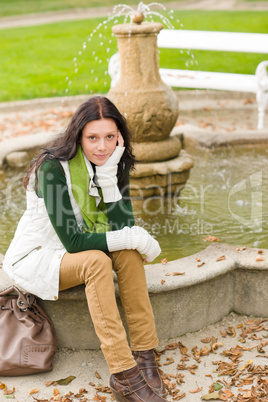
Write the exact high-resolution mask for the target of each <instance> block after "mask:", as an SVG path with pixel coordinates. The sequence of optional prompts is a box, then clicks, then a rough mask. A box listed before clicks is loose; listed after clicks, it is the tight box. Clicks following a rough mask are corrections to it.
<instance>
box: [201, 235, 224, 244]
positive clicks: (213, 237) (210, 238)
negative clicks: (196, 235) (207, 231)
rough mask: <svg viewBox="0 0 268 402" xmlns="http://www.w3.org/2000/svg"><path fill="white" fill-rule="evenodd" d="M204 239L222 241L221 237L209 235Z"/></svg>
mask: <svg viewBox="0 0 268 402" xmlns="http://www.w3.org/2000/svg"><path fill="white" fill-rule="evenodd" d="M203 241H211V242H212V241H221V239H220V238H219V237H216V236H211V235H208V236H206V237H205V238H204V239H203Z"/></svg>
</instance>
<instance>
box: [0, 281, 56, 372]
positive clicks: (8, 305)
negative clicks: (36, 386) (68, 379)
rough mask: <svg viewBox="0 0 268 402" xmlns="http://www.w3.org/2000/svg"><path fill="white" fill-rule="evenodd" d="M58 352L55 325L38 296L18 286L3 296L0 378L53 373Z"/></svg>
mask: <svg viewBox="0 0 268 402" xmlns="http://www.w3.org/2000/svg"><path fill="white" fill-rule="evenodd" d="M14 292H15V294H14ZM56 350H57V341H56V334H55V330H54V327H53V324H52V322H51V320H50V318H49V317H48V316H47V314H46V313H45V312H44V311H43V310H42V309H41V307H40V306H38V304H37V302H36V299H35V296H34V295H32V294H24V293H22V292H21V291H20V290H19V289H18V288H16V287H15V286H11V287H10V288H8V289H6V290H4V291H2V292H0V376H19V375H28V374H36V373H43V372H46V371H50V370H52V361H53V357H54V354H55V352H56Z"/></svg>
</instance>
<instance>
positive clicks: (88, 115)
mask: <svg viewBox="0 0 268 402" xmlns="http://www.w3.org/2000/svg"><path fill="white" fill-rule="evenodd" d="M103 118H107V119H113V121H114V122H115V124H116V125H117V128H118V130H119V131H120V133H121V134H122V136H123V138H124V147H125V151H124V153H123V156H122V158H121V160H120V162H119V165H118V174H117V175H118V184H119V186H120V188H123V187H124V186H125V185H126V184H127V175H128V173H127V172H128V171H130V170H133V169H134V164H135V157H134V155H133V153H132V146H131V142H130V141H131V133H130V131H129V129H128V125H127V121H126V119H125V117H124V116H123V115H122V114H121V113H120V112H119V110H118V109H117V107H116V106H115V105H114V104H113V103H112V102H111V101H110V100H109V99H108V98H106V97H105V96H93V97H91V98H89V99H88V100H87V101H85V102H84V103H82V104H81V105H80V106H79V107H78V108H77V110H76V111H75V113H74V114H73V116H72V118H71V121H70V123H69V124H68V126H67V128H66V130H65V131H64V132H63V133H61V134H59V136H57V138H56V139H55V140H54V141H53V142H51V143H50V145H49V146H48V147H46V148H42V150H41V152H40V154H38V155H37V156H36V157H35V158H34V159H33V160H32V162H31V164H30V166H29V168H28V170H27V172H26V175H25V177H24V180H23V184H24V187H25V189H26V188H27V186H28V183H29V179H30V175H31V174H32V172H35V175H36V180H37V171H38V169H39V168H40V166H41V164H42V163H43V162H44V161H46V160H52V159H57V160H59V161H66V160H70V159H72V158H73V157H74V156H75V155H76V153H77V147H78V144H79V143H80V141H81V138H82V130H83V128H84V127H85V125H86V124H87V123H89V122H90V121H93V120H100V119H103Z"/></svg>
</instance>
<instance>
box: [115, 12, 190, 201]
mask: <svg viewBox="0 0 268 402" xmlns="http://www.w3.org/2000/svg"><path fill="white" fill-rule="evenodd" d="M134 21H135V19H134V20H132V22H131V23H128V24H121V25H115V26H114V27H113V29H112V30H113V33H114V34H115V35H116V37H117V41H118V50H119V55H120V77H119V80H118V81H117V83H116V85H115V86H114V87H113V88H111V89H110V90H109V92H108V94H107V96H108V98H109V99H110V100H111V101H112V102H113V103H114V104H115V105H116V106H117V108H118V109H119V111H120V112H121V113H122V114H123V115H124V116H125V117H126V119H127V121H128V125H129V128H130V130H131V132H132V136H133V137H132V140H133V148H134V155H135V156H136V160H137V161H138V163H137V166H136V170H135V172H134V173H133V174H132V175H131V193H132V195H134V196H135V195H137V196H139V197H140V196H141V193H142V197H148V196H150V195H155V194H159V193H161V194H165V193H166V192H167V189H166V187H167V186H168V182H169V183H171V185H172V187H173V189H174V185H175V184H176V183H173V181H174V180H170V179H169V180H167V176H168V175H169V173H170V174H171V176H172V174H173V173H176V174H175V176H178V175H177V173H178V171H181V163H179V165H180V166H177V168H176V167H175V165H176V163H175V164H174V162H175V161H174V158H178V155H179V154H180V150H181V141H180V139H179V138H178V137H176V136H170V133H171V130H172V129H173V127H174V125H175V123H176V121H177V118H178V114H179V107H178V100H177V96H176V95H175V93H174V92H173V91H172V89H171V88H170V87H169V86H168V85H166V84H165V83H164V82H163V81H162V79H161V77H160V74H159V62H158V49H157V35H158V33H159V32H160V30H161V29H163V25H162V24H161V23H154V22H141V21H138V22H137V23H135V22H134ZM169 160H172V166H173V167H172V169H173V170H174V168H175V171H173V172H171V171H170V168H169V167H168V166H170V165H167V164H166V161H169ZM180 162H181V161H180ZM155 163H157V167H155V166H154V164H155ZM161 163H162V164H163V165H161ZM143 165H146V166H143ZM177 165H178V163H177ZM190 165H191V166H192V162H191V163H190ZM188 170H189V169H188ZM161 176H162V177H161ZM173 176H174V175H173ZM175 176H174V177H175ZM184 180H185V172H184ZM185 181H186V180H185ZM148 186H149V187H148ZM161 188H162V189H163V188H164V191H162V190H161ZM137 189H138V190H137ZM159 189H160V191H159ZM137 191H138V193H137Z"/></svg>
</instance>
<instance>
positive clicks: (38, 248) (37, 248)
mask: <svg viewBox="0 0 268 402" xmlns="http://www.w3.org/2000/svg"><path fill="white" fill-rule="evenodd" d="M40 248H42V246H38V247H35V248H33V249H32V250H31V251H29V252H28V253H27V254H25V255H24V256H23V257H21V258H20V259H19V260H18V261H16V262H13V264H12V267H13V266H14V265H16V264H17V262H20V261H21V260H23V259H24V258H25V257H28V255H29V254H31V253H32V252H33V251H35V250H40Z"/></svg>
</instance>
